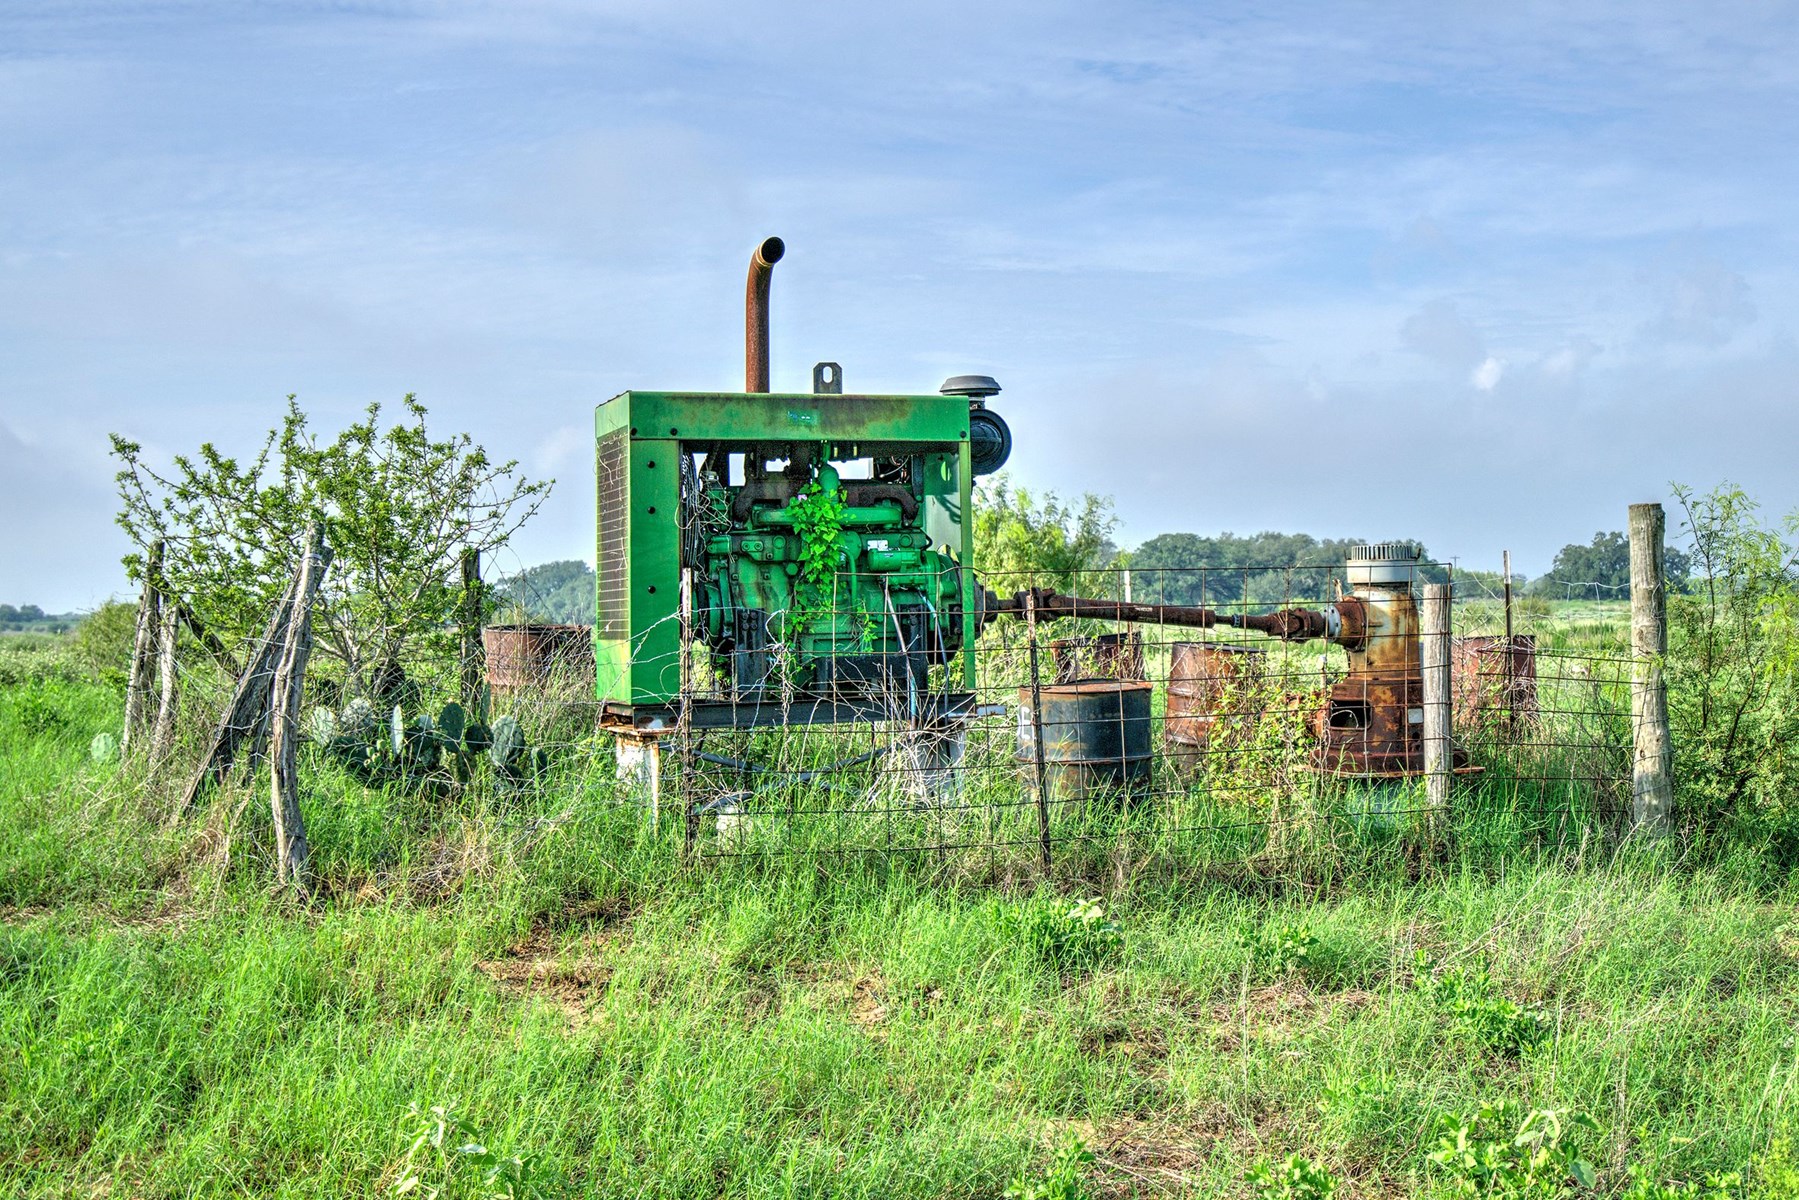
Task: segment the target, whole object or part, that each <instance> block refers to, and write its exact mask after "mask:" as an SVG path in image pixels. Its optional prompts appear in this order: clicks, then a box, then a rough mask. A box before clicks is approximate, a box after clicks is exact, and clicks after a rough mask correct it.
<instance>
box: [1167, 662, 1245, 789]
mask: <svg viewBox="0 0 1799 1200" xmlns="http://www.w3.org/2000/svg"><path fill="white" fill-rule="evenodd" d="M1169 652H1170V653H1169V665H1168V706H1167V711H1166V714H1165V716H1164V719H1163V722H1162V741H1163V744H1164V746H1165V747H1166V749H1167V752H1168V757H1169V758H1170V759H1171V760H1172V761H1173V762H1174V764H1175V766H1176V767H1177V768H1179V769H1180V770H1183V771H1187V770H1194V769H1197V768H1198V767H1199V766H1201V765H1202V764H1203V763H1204V761H1205V756H1206V753H1207V751H1208V750H1210V749H1212V748H1213V744H1214V742H1215V741H1218V740H1221V739H1220V725H1219V723H1220V721H1221V720H1223V721H1234V722H1236V723H1238V724H1241V723H1242V722H1243V721H1246V720H1248V719H1250V718H1249V714H1246V713H1243V712H1241V711H1239V706H1238V704H1237V703H1234V702H1233V701H1234V700H1235V699H1238V697H1233V690H1240V689H1242V688H1244V687H1246V686H1249V687H1253V686H1254V685H1255V684H1256V683H1258V682H1259V681H1260V680H1261V679H1262V677H1263V675H1264V673H1265V667H1266V664H1267V661H1268V654H1267V652H1266V651H1264V650H1259V649H1256V648H1254V647H1251V646H1234V645H1230V644H1228V643H1225V642H1175V643H1174V644H1173V645H1172V646H1171V647H1170V648H1169ZM1233 728H1234V726H1233Z"/></svg>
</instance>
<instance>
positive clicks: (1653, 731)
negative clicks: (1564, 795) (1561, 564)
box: [1630, 504, 1674, 833]
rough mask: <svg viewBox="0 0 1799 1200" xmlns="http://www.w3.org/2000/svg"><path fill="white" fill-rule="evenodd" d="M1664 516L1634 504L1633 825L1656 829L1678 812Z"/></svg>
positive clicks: (1638, 828) (1658, 510)
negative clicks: (1665, 669)
mask: <svg viewBox="0 0 1799 1200" xmlns="http://www.w3.org/2000/svg"><path fill="white" fill-rule="evenodd" d="M1665 528H1666V525H1665V518H1664V517H1663V515H1662V506H1661V505H1659V504H1633V505H1631V506H1630V653H1631V659H1632V662H1633V670H1632V673H1631V688H1630V717H1631V731H1632V737H1631V740H1632V743H1633V761H1632V766H1631V814H1630V815H1631V827H1632V831H1633V832H1637V831H1641V832H1643V833H1655V832H1659V831H1661V830H1662V829H1663V828H1665V826H1666V825H1667V822H1668V820H1669V818H1670V817H1671V816H1672V815H1673V811H1674V751H1673V741H1672V739H1671V737H1670V735H1669V730H1668V681H1667V679H1666V678H1665V677H1664V676H1663V674H1662V665H1663V661H1664V660H1665V659H1666V658H1667V654H1668V593H1667V588H1666V586H1665V583H1664V580H1663V574H1662V554H1663V540H1662V539H1663V537H1664V536H1665Z"/></svg>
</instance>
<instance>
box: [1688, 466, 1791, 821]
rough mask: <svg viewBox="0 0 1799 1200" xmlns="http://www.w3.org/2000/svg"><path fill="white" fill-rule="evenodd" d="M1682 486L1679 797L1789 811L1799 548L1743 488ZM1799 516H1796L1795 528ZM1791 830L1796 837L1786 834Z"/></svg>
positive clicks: (1726, 807) (1741, 813)
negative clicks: (1688, 581) (1686, 563)
mask: <svg viewBox="0 0 1799 1200" xmlns="http://www.w3.org/2000/svg"><path fill="white" fill-rule="evenodd" d="M1675 494H1676V496H1677V497H1678V498H1679V500H1680V505H1681V508H1682V510H1683V511H1684V514H1685V524H1686V531H1687V535H1688V537H1689V538H1690V539H1691V542H1692V548H1693V550H1692V561H1693V568H1694V576H1693V580H1692V585H1691V587H1690V588H1689V589H1688V590H1687V591H1686V592H1684V593H1683V594H1675V595H1671V596H1670V597H1669V601H1668V663H1667V678H1668V709H1669V718H1670V721H1671V722H1672V725H1673V731H1672V732H1673V740H1674V753H1675V764H1674V765H1675V773H1674V774H1675V779H1676V781H1677V785H1678V786H1679V787H1680V789H1681V802H1682V806H1683V807H1684V808H1685V809H1686V810H1687V811H1689V812H1692V813H1695V814H1699V815H1703V816H1708V817H1727V818H1728V817H1747V818H1750V819H1752V820H1757V821H1765V820H1767V819H1768V818H1770V817H1778V818H1782V819H1783V822H1784V823H1785V824H1786V825H1788V826H1789V827H1790V825H1791V821H1790V820H1787V819H1788V818H1791V817H1792V816H1793V815H1794V814H1791V813H1788V812H1787V811H1786V809H1787V806H1788V805H1789V804H1790V797H1792V796H1794V795H1799V759H1796V758H1795V757H1794V756H1793V755H1792V754H1790V753H1788V752H1787V748H1788V747H1789V746H1790V745H1792V743H1793V742H1794V741H1795V740H1796V739H1799V546H1796V545H1794V544H1793V543H1792V542H1791V541H1789V538H1788V536H1787V534H1786V533H1783V532H1782V531H1781V530H1780V529H1778V528H1774V527H1772V526H1769V525H1767V524H1765V523H1763V521H1762V520H1761V519H1760V517H1759V516H1758V515H1757V512H1756V509H1757V506H1756V504H1755V502H1754V501H1753V500H1751V499H1750V498H1749V497H1748V496H1746V495H1745V494H1744V493H1743V492H1742V491H1741V490H1739V489H1736V488H1732V487H1729V486H1725V487H1720V488H1718V489H1716V490H1714V491H1712V492H1710V493H1708V494H1705V495H1696V494H1695V493H1693V492H1692V491H1691V490H1689V489H1686V488H1676V489H1675ZM1796 520H1799V515H1796V517H1793V518H1788V521H1787V528H1788V530H1789V531H1791V530H1793V529H1795V528H1799V524H1796V523H1795V522H1796ZM1789 840H1790V835H1789Z"/></svg>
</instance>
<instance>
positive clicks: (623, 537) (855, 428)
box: [594, 392, 975, 706]
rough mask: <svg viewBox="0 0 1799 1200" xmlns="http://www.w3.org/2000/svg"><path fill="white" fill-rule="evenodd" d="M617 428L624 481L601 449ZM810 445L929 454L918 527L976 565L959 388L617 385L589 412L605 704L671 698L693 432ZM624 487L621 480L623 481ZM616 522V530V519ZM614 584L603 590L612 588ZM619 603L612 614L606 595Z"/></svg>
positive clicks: (970, 656) (969, 611) (966, 609)
mask: <svg viewBox="0 0 1799 1200" xmlns="http://www.w3.org/2000/svg"><path fill="white" fill-rule="evenodd" d="M608 439H625V441H624V445H625V446H626V447H628V454H627V455H626V456H624V457H625V462H624V464H623V472H622V479H621V480H613V481H610V482H609V479H608V477H607V475H608V469H609V468H608V467H607V454H608V452H609V451H611V452H616V451H617V450H618V449H619V443H618V441H611V442H609V441H608ZM793 442H812V443H815V444H822V445H823V446H824V447H825V450H824V455H823V457H824V458H826V459H829V460H831V461H847V460H851V459H857V458H864V457H870V456H874V457H888V456H898V455H920V456H922V457H923V458H924V460H925V489H924V490H925V530H926V532H927V533H928V534H929V535H930V538H931V542H932V545H933V546H934V547H937V548H940V549H943V550H944V551H945V552H946V553H947V554H949V555H950V557H952V558H954V559H955V560H956V561H957V562H958V563H960V564H962V565H963V566H964V567H968V566H971V565H972V562H973V556H974V531H973V527H972V523H971V522H970V521H969V520H968V517H967V514H968V513H969V506H970V500H971V492H972V485H973V476H972V472H971V470H970V465H969V448H968V400H967V398H966V397H963V396H942V395H923V396H857V395H813V394H810V393H781V392H769V393H760V392H758V393H744V392H623V393H621V394H619V395H617V396H614V397H613V398H612V399H610V400H607V401H606V402H605V403H603V404H601V405H599V406H598V408H596V409H595V410H594V445H595V453H596V463H597V464H598V467H599V469H598V471H597V472H596V474H597V476H598V479H597V486H598V493H599V494H598V505H597V507H598V512H597V514H596V515H597V521H598V525H597V530H596V532H597V538H596V545H597V547H598V553H599V555H600V561H599V563H598V564H597V567H598V571H597V575H598V595H597V596H596V598H595V607H596V621H595V625H594V658H595V662H596V663H597V666H598V672H597V678H596V683H595V686H596V689H597V692H598V695H599V698H600V699H601V700H602V701H605V702H608V703H611V704H617V705H625V706H637V705H660V704H670V703H673V702H674V701H676V700H677V699H679V697H680V691H681V678H682V670H681V667H682V662H683V659H684V655H685V653H686V652H685V648H684V647H683V646H682V641H681V631H682V622H681V613H680V607H681V602H682V596H681V565H680V553H681V551H680V546H681V538H680V528H679V525H678V509H679V499H680V466H679V457H680V455H681V454H682V453H684V452H690V449H689V448H690V447H693V446H696V445H697V444H699V443H706V444H717V445H719V446H720V448H721V449H723V450H724V451H726V452H732V451H736V450H747V449H750V448H752V447H755V446H758V445H761V446H767V445H768V444H770V443H793ZM619 484H622V486H618V485H619ZM613 522H621V523H622V529H620V528H616V527H611V523H613ZM608 589H611V591H610V593H609V591H608ZM960 591H961V595H962V612H963V629H962V634H963V636H962V650H961V659H962V681H963V686H964V687H973V685H974V650H973V646H974V635H975V615H974V608H975V596H974V577H973V573H972V571H964V572H963V573H962V580H961V586H960ZM609 594H610V595H611V596H612V597H613V604H614V611H613V612H612V613H610V614H609V613H608V611H607V597H608V595H609Z"/></svg>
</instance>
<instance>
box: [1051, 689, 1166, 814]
mask: <svg viewBox="0 0 1799 1200" xmlns="http://www.w3.org/2000/svg"><path fill="white" fill-rule="evenodd" d="M1154 690H1155V685H1154V684H1151V683H1148V682H1145V681H1142V680H1132V679H1077V680H1075V681H1073V682H1071V683H1055V684H1047V685H1045V686H1043V687H1040V688H1038V689H1037V695H1038V696H1040V697H1041V698H1042V703H1043V716H1042V726H1043V779H1044V783H1045V785H1046V788H1047V791H1048V793H1049V797H1050V798H1051V799H1054V800H1080V799H1085V798H1086V797H1089V796H1098V795H1102V794H1105V795H1112V794H1117V793H1119V792H1128V791H1130V790H1131V789H1132V788H1133V787H1136V786H1147V785H1148V783H1149V777H1150V768H1151V765H1152V764H1153V762H1154V760H1155V753H1154V750H1153V738H1152V736H1151V726H1152V722H1151V719H1150V695H1151V693H1152V692H1153V691H1154ZM1033 703H1034V698H1033V697H1032V695H1031V689H1030V688H1028V687H1022V688H1019V689H1018V751H1017V755H1016V758H1017V761H1018V762H1019V763H1020V764H1021V770H1022V773H1023V775H1024V779H1025V784H1026V786H1027V788H1029V789H1030V790H1032V791H1033V792H1034V791H1035V789H1036V785H1037V730H1036V724H1037V722H1036V720H1035V717H1034V713H1035V709H1034V707H1033Z"/></svg>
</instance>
